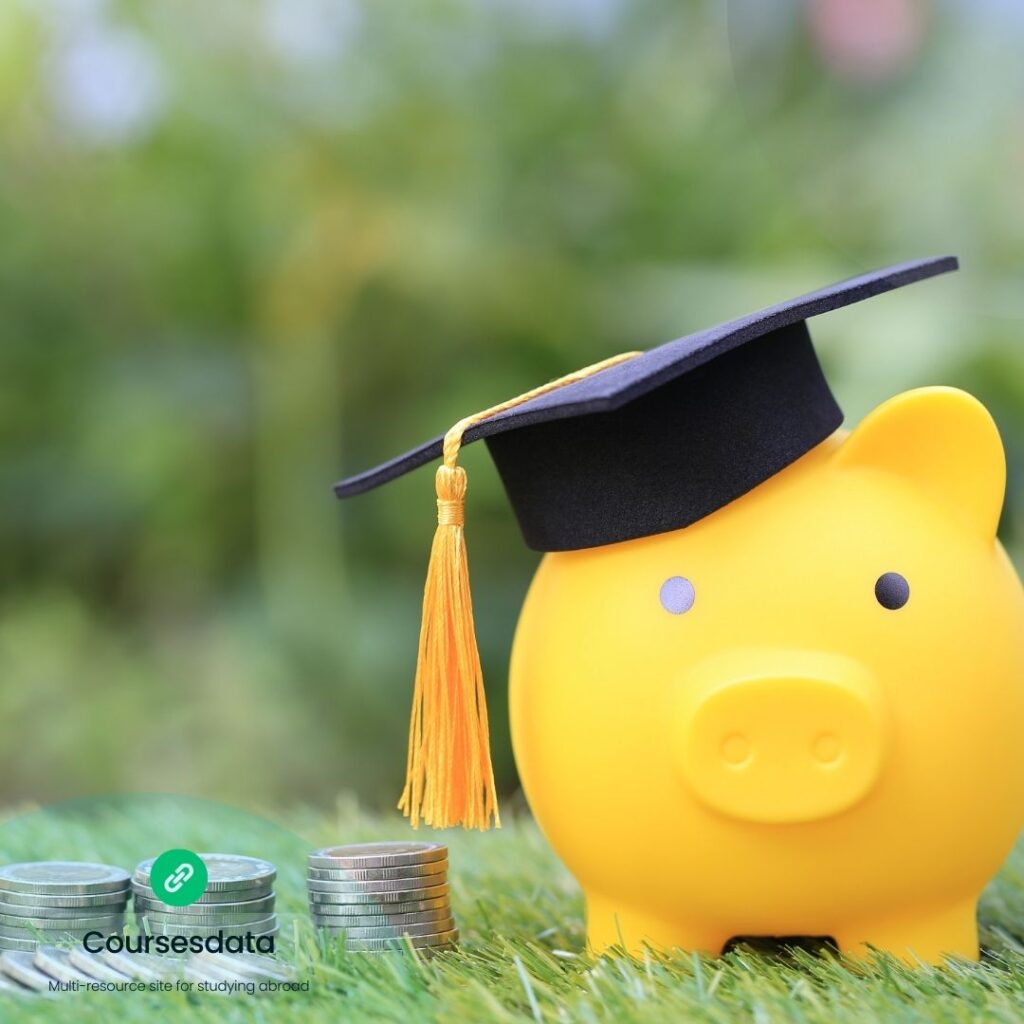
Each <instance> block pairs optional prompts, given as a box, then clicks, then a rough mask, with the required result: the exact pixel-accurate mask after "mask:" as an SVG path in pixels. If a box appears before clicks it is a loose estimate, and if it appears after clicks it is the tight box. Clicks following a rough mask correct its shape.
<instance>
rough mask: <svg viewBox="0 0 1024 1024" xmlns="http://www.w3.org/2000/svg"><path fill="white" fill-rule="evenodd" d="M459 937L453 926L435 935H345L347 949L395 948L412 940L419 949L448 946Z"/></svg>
mask: <svg viewBox="0 0 1024 1024" xmlns="http://www.w3.org/2000/svg"><path fill="white" fill-rule="evenodd" d="M341 934H342V933H340V932H339V933H338V935H339V938H340V937H341ZM458 938H459V931H458V929H457V928H452V929H450V930H449V931H446V932H437V933H435V934H433V935H416V936H410V937H409V938H408V939H402V938H394V939H350V938H348V936H345V937H344V944H345V948H346V949H351V950H373V949H395V948H396V947H400V946H403V945H404V944H405V943H406V942H411V943H412V945H413V947H414V948H417V949H418V948H419V947H421V946H446V945H449V944H450V943H452V942H457V941H458Z"/></svg>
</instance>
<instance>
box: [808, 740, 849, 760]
mask: <svg viewBox="0 0 1024 1024" xmlns="http://www.w3.org/2000/svg"><path fill="white" fill-rule="evenodd" d="M811 754H812V755H813V756H814V759H815V760H816V761H820V762H821V764H823V765H826V766H828V765H833V764H835V763H836V762H837V761H838V760H839V758H840V757H842V754H843V745H842V743H840V742H839V737H838V736H836V734H835V733H831V732H822V733H818V735H817V736H815V737H814V741H813V742H812V743H811Z"/></svg>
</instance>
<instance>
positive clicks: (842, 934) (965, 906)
mask: <svg viewBox="0 0 1024 1024" xmlns="http://www.w3.org/2000/svg"><path fill="white" fill-rule="evenodd" d="M975 906H976V901H975V900H971V901H969V902H967V903H957V904H954V905H953V906H947V907H942V908H941V909H938V910H932V911H929V910H926V909H923V908H922V910H920V911H919V912H918V913H915V914H905V915H903V916H901V917H894V918H886V919H884V920H883V919H879V920H877V921H864V922H861V923H860V924H858V925H856V926H852V925H851V926H850V927H849V928H846V929H842V928H841V929H839V930H838V931H836V932H834V933H833V937H834V938H835V940H836V942H837V943H838V944H839V949H840V951H841V952H842V953H843V954H844V955H846V956H849V957H852V958H854V959H863V958H866V957H868V956H870V953H871V950H870V948H869V947H874V948H875V949H877V950H879V951H880V952H883V953H890V954H891V955H892V956H895V957H898V958H899V959H900V960H904V961H906V962H907V963H910V964H918V963H921V962H924V963H929V964H941V963H942V961H943V959H944V958H945V957H946V956H959V957H964V958H965V959H967V960H977V959H978V925H977V921H976V920H975Z"/></svg>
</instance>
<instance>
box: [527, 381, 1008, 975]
mask: <svg viewBox="0 0 1024 1024" xmlns="http://www.w3.org/2000/svg"><path fill="white" fill-rule="evenodd" d="M1004 480H1005V465H1004V455H1003V450H1002V446H1001V443H1000V439H999V435H998V433H997V431H996V428H995V426H994V424H993V422H992V419H991V417H990V416H989V414H988V413H987V412H986V410H985V409H984V408H983V406H982V405H980V404H979V403H978V402H977V401H976V400H975V399H973V398H971V397H970V396H969V395H967V394H965V393H963V392H961V391H956V390H952V389H943V388H928V389H924V390H918V391H911V392H908V393H905V394H902V395H899V396H898V397H896V398H893V399H892V400H890V401H888V402H886V403H885V404H883V405H882V406H880V407H879V408H877V409H876V410H875V411H874V412H873V413H871V414H870V415H869V416H868V417H867V418H866V419H865V420H864V421H863V422H862V423H861V424H860V425H859V426H858V427H857V428H856V429H854V430H853V431H852V432H850V433H848V434H847V433H844V432H843V431H837V432H835V433H833V434H832V435H831V436H829V437H828V438H827V439H825V440H824V441H822V442H821V443H820V444H818V445H816V446H815V447H813V448H812V449H811V450H810V451H808V452H807V453H806V454H805V455H803V456H802V457H801V458H799V459H797V460H796V461H794V462H793V463H792V464H791V465H789V466H787V467H786V468H785V469H783V470H782V471H781V472H779V473H777V474H775V475H774V476H772V477H771V478H769V479H768V480H766V481H765V482H763V483H761V484H760V485H759V486H757V487H755V488H753V489H752V490H750V491H749V492H748V493H746V494H744V495H743V496H741V497H739V498H737V499H736V500H734V501H732V502H731V503H729V504H726V505H725V506H724V507H722V508H720V509H718V510H717V511H715V512H714V513H713V514H711V515H708V516H706V517H704V518H702V519H700V520H699V521H698V522H695V523H693V524H692V525H689V526H687V527H685V528H683V529H679V530H675V531H671V532H666V533H660V534H657V535H654V536H647V537H643V538H641V539H637V540H627V541H624V542H622V543H617V544H610V545H606V546H601V547H594V548H588V549H584V550H573V551H558V552H553V553H550V554H547V555H545V556H544V558H543V560H542V562H541V564H540V567H539V569H538V571H537V574H536V576H535V578H534V580H533V583H532V585H531V588H530V591H529V595H528V598H527V600H526V603H525V606H524V608H523V611H522V614H521V617H520V620H519V625H518V629H517V632H516V637H515V643H514V647H513V653H512V661H511V694H510V700H511V722H512V737H513V743H514V749H515V756H516V761H517V764H518V767H519V770H520V773H521V777H522V781H523V786H524V788H525V792H526V795H527V797H528V799H529V803H530V807H531V808H532V810H533V812H534V814H535V816H536V818H537V821H538V822H539V824H540V826H541V828H542V829H543V831H544V833H545V835H546V836H547V838H548V839H549V841H550V842H551V844H552V846H553V847H554V849H555V851H556V852H557V853H558V854H559V856H560V857H561V858H562V859H563V860H564V862H565V864H566V865H567V866H568V868H569V869H570V871H571V872H572V873H573V875H575V877H576V878H577V879H578V880H579V882H580V885H581V886H582V888H583V890H584V893H585V896H586V907H587V934H588V940H589V944H590V946H591V947H592V948H593V949H594V950H595V951H600V950H602V949H605V948H606V947H609V946H611V945H624V946H625V947H626V948H627V949H629V950H631V951H638V950H640V949H642V948H643V946H644V945H645V944H646V945H650V946H652V947H655V948H671V947H681V948H683V949H687V950H700V951H705V952H707V953H711V954H718V953H719V952H720V951H721V950H722V948H723V946H724V945H725V944H726V943H727V942H728V941H729V940H730V939H732V938H734V937H740V936H742V937H754V936H821V937H824V936H828V937H830V938H831V939H833V940H834V942H835V943H836V944H837V945H838V947H839V949H840V950H841V951H842V952H843V953H845V954H850V955H853V956H859V955H864V954H865V953H866V952H867V951H868V950H869V949H870V948H871V947H874V948H876V949H878V950H881V951H886V952H889V953H892V954H894V955H896V956H898V957H901V958H904V959H907V960H911V961H924V962H938V961H940V960H941V959H942V958H943V957H944V956H945V955H947V954H953V955H959V956H961V957H968V958H976V957H977V956H978V936H977V927H976V921H975V909H976V903H977V900H978V896H979V893H980V892H981V890H982V888H983V887H984V886H985V884H986V883H987V882H988V881H989V880H990V879H991V878H992V876H993V875H994V874H995V872H996V871H997V870H998V868H999V866H1000V864H1001V862H1002V861H1003V859H1004V858H1005V857H1006V855H1007V853H1008V852H1009V850H1010V848H1011V846H1012V844H1013V842H1014V839H1015V837H1016V836H1017V833H1018V830H1019V829H1020V827H1021V824H1022V821H1024V757H1022V756H1021V753H1020V746H1021V742H1022V738H1024V596H1022V590H1021V585H1020V582H1019V580H1018V577H1017V575H1016V574H1015V572H1014V569H1013V567H1012V566H1011V564H1010V562H1009V560H1008V559H1007V556H1006V554H1005V553H1004V551H1003V549H1002V548H1001V546H1000V545H999V543H998V542H997V540H996V525H997V521H998V518H999V514H1000V509H1001V503H1002V499H1003V489H1004Z"/></svg>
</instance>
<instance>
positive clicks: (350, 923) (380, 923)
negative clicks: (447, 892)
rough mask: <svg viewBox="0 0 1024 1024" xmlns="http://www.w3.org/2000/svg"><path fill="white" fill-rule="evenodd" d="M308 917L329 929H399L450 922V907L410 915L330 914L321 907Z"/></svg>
mask: <svg viewBox="0 0 1024 1024" xmlns="http://www.w3.org/2000/svg"><path fill="white" fill-rule="evenodd" d="M310 917H311V918H312V919H313V921H314V922H315V923H317V924H322V925H327V926H328V927H330V928H395V929H401V928H402V927H403V926H404V925H408V924H427V923H428V922H430V921H450V920H451V917H452V911H451V907H438V908H437V910H421V911H420V912H419V913H415V912H414V913H411V914H365V915H362V916H357V915H355V914H330V913H327V912H326V911H325V908H324V907H323V906H322V905H321V906H320V907H319V908H317V909H314V910H312V911H311V912H310Z"/></svg>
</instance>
